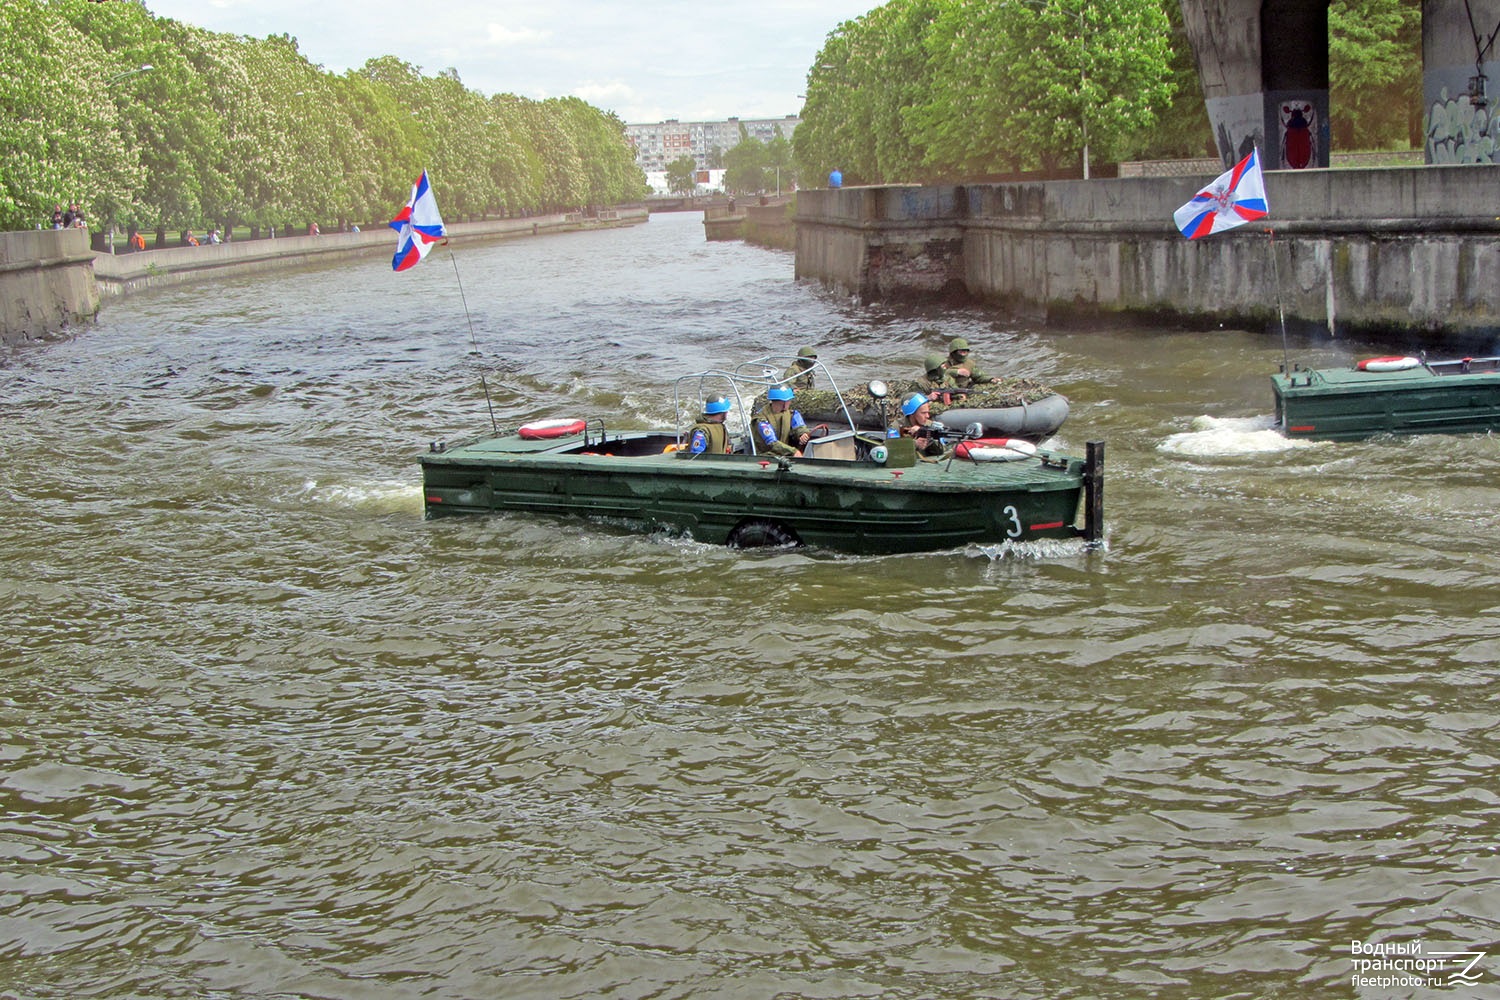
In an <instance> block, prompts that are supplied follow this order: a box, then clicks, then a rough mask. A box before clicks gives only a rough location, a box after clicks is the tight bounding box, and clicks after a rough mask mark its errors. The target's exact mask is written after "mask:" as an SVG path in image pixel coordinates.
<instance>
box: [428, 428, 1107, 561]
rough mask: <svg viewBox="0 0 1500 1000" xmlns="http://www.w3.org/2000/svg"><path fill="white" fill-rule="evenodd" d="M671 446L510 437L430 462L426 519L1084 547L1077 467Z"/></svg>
mask: <svg viewBox="0 0 1500 1000" xmlns="http://www.w3.org/2000/svg"><path fill="white" fill-rule="evenodd" d="M675 440H676V439H675V437H674V436H672V435H662V434H650V433H625V434H621V435H618V436H615V437H612V438H610V439H608V440H606V441H603V442H593V443H591V444H589V445H586V446H584V445H578V444H572V445H566V444H565V445H553V446H548V447H542V446H539V445H538V443H537V442H530V441H522V440H521V439H519V438H518V437H513V436H510V437H502V438H496V439H492V440H488V441H479V442H475V443H473V444H470V445H466V446H463V447H459V448H454V449H445V450H443V451H440V452H432V453H429V454H426V455H423V456H421V464H422V479H423V496H424V498H425V509H426V514H427V516H428V517H429V518H436V517H445V516H450V515H456V514H480V513H491V512H499V511H518V512H526V513H537V514H554V515H574V516H584V517H589V518H595V519H603V520H606V521H610V522H615V523H619V524H622V525H624V526H627V527H630V528H633V529H636V530H666V531H671V532H676V533H680V534H683V535H686V536H688V537H691V538H693V539H696V540H698V541H702V542H707V543H711V544H744V545H756V544H767V543H776V542H801V543H804V544H807V545H813V546H819V547H823V548H829V549H834V550H838V551H844V552H852V553H859V554H882V553H899V552H920V551H930V550H936V549H945V548H954V547H958V546H963V545H968V544H974V543H978V544H999V543H1003V542H1006V541H1031V540H1036V539H1043V538H1074V537H1078V536H1079V535H1081V534H1084V533H1085V532H1084V530H1082V529H1080V528H1079V527H1077V526H1076V524H1075V522H1076V521H1077V520H1078V518H1079V516H1080V515H1079V510H1080V503H1081V501H1082V499H1083V497H1084V492H1083V491H1084V487H1085V480H1086V478H1087V477H1086V470H1085V463H1084V462H1083V461H1082V460H1080V459H1070V458H1066V457H1061V456H1050V457H1049V456H1046V455H1045V454H1044V457H1048V458H1049V460H1048V462H1047V464H1043V463H1042V462H1041V461H1035V460H1033V461H1027V462H1024V463H974V462H968V461H963V460H955V461H953V462H937V463H930V462H917V463H916V464H915V465H912V466H910V467H907V468H889V467H886V466H882V465H879V464H877V463H875V462H872V461H869V460H867V459H857V460H852V459H843V460H821V459H789V460H783V461H776V460H773V459H769V458H767V457H764V456H755V455H698V456H692V455H689V454H687V453H684V452H676V453H662V452H661V450H660V449H661V448H662V447H664V446H665V445H666V444H668V443H671V442H674V441H675ZM1093 474H1094V475H1095V476H1097V475H1099V474H1101V470H1098V469H1095V470H1094V472H1093ZM1095 537H1097V536H1095Z"/></svg>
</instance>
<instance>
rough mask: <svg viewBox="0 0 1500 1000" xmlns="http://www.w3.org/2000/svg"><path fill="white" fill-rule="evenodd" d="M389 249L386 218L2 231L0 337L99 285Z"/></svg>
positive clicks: (41, 321) (89, 302)
mask: <svg viewBox="0 0 1500 1000" xmlns="http://www.w3.org/2000/svg"><path fill="white" fill-rule="evenodd" d="M647 218H648V215H647V212H646V209H645V208H644V207H637V208H618V209H605V210H602V211H600V212H598V213H597V214H593V215H590V214H582V213H576V212H574V213H568V214H566V215H563V214H556V215H539V216H533V217H531V218H525V219H492V220H486V221H483V222H459V223H452V224H450V225H449V226H448V233H449V236H450V237H451V238H452V239H454V240H475V241H480V240H483V241H489V240H498V239H513V238H518V237H523V236H538V235H541V234H543V233H565V232H574V231H578V230H587V229H604V228H611V227H615V226H629V225H635V224H636V223H640V222H645V221H646V220H647ZM394 249H395V234H394V233H393V232H391V230H390V229H388V228H386V227H384V226H381V227H379V228H376V229H374V230H372V231H370V232H363V233H330V234H328V235H327V236H294V237H289V238H284V239H274V240H273V239H265V240H247V241H242V242H235V243H220V244H216V245H213V246H196V247H172V248H169V249H164V250H142V251H139V252H136V253H122V254H107V253H96V252H91V251H90V250H89V248H88V231H87V230H85V229H60V230H53V229H42V230H35V231H33V230H21V231H19V232H12V233H0V343H3V344H4V345H5V346H10V345H11V344H15V343H18V342H20V341H23V340H34V339H40V338H44V337H48V336H53V335H56V334H58V333H59V332H62V331H65V330H67V329H68V328H70V327H72V326H75V325H77V324H79V323H82V322H84V321H86V320H88V319H90V318H92V317H93V316H94V315H95V314H96V313H98V311H99V301H100V296H101V295H106V296H107V295H122V294H126V293H128V292H134V291H139V290H141V289H144V288H151V287H155V286H159V285H173V284H180V283H183V282H188V281H203V280H208V279H213V278H217V277H221V276H225V275H231V274H233V275H241V274H250V273H254V272H257V271H269V270H273V269H284V268H288V267H298V266H301V265H305V264H314V263H317V264H322V263H329V262H333V261H337V260H338V259H339V258H341V257H349V256H353V255H370V256H377V255H379V254H390V253H392V252H393V251H394Z"/></svg>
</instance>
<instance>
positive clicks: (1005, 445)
mask: <svg viewBox="0 0 1500 1000" xmlns="http://www.w3.org/2000/svg"><path fill="white" fill-rule="evenodd" d="M954 450H955V451H956V452H957V454H958V457H959V458H967V459H972V460H973V461H975V462H1018V461H1020V460H1021V459H1023V458H1033V457H1035V456H1036V445H1034V444H1032V443H1031V442H1030V441H1026V440H1024V439H1022V438H975V439H974V440H972V441H961V442H959V445H958V447H957V448H956V449H954Z"/></svg>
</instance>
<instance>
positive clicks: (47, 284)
mask: <svg viewBox="0 0 1500 1000" xmlns="http://www.w3.org/2000/svg"><path fill="white" fill-rule="evenodd" d="M92 261H93V255H92V254H91V253H90V252H89V236H88V230H86V229H39V230H21V231H19V232H13V233H0V341H3V343H4V344H5V346H7V347H9V346H10V345H12V344H15V343H18V342H20V341H23V340H35V339H39V338H42V337H46V336H49V335H53V334H57V333H59V332H61V331H63V330H66V329H68V328H69V327H72V326H74V325H76V324H78V323H81V322H83V321H84V320H87V319H89V318H91V317H92V316H93V315H94V314H95V313H96V312H98V311H99V288H98V285H97V284H96V282H95V279H94V269H93V267H91V266H90V265H91V263H92Z"/></svg>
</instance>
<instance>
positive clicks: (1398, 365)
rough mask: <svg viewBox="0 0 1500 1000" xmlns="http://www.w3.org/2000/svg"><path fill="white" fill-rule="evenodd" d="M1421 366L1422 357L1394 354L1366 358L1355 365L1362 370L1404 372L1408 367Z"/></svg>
mask: <svg viewBox="0 0 1500 1000" xmlns="http://www.w3.org/2000/svg"><path fill="white" fill-rule="evenodd" d="M1421 366H1422V360H1421V359H1420V358H1403V357H1397V356H1396V355H1394V354H1393V355H1390V356H1387V357H1381V358H1365V359H1364V360H1363V361H1360V362H1357V363H1356V364H1355V366H1354V367H1355V368H1358V369H1359V370H1360V371H1362V372H1404V371H1406V370H1407V369H1408V368H1420V367H1421Z"/></svg>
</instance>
